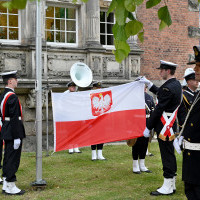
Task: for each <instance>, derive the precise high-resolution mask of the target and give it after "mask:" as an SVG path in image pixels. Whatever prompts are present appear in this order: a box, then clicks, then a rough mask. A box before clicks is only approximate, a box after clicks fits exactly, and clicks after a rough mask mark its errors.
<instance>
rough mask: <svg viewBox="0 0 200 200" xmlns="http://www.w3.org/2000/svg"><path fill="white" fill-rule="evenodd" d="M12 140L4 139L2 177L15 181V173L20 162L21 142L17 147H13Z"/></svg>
mask: <svg viewBox="0 0 200 200" xmlns="http://www.w3.org/2000/svg"><path fill="white" fill-rule="evenodd" d="M13 145H14V140H5V152H4V159H3V177H6V181H8V182H15V181H16V180H17V179H16V175H15V173H16V172H17V170H18V168H19V164H20V158H21V151H22V142H21V144H20V146H19V148H18V149H16V150H15V149H14V147H13Z"/></svg>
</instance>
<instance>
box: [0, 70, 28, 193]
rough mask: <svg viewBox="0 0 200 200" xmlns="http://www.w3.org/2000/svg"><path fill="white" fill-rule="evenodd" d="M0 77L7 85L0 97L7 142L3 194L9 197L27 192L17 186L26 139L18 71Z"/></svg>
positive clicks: (3, 131) (2, 132)
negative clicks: (17, 176)
mask: <svg viewBox="0 0 200 200" xmlns="http://www.w3.org/2000/svg"><path fill="white" fill-rule="evenodd" d="M0 75H1V76H2V78H3V82H4V84H5V90H4V92H3V93H2V94H1V96H0V105H1V116H2V128H1V139H3V140H4V142H5V153H4V160H3V188H2V192H3V193H5V194H7V195H23V194H24V193H25V191H24V190H21V189H19V188H18V187H17V186H16V185H15V181H16V180H17V179H16V175H15V174H16V172H17V171H18V168H19V164H20V158H21V151H22V140H23V139H24V138H25V137H26V135H25V129H24V125H23V121H22V117H23V116H22V107H21V104H20V101H19V99H18V97H17V95H16V94H15V91H14V89H15V88H16V87H17V83H18V81H17V71H11V72H5V73H2V74H0Z"/></svg>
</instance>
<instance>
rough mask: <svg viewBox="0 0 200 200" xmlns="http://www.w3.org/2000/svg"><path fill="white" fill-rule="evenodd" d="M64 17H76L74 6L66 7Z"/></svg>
mask: <svg viewBox="0 0 200 200" xmlns="http://www.w3.org/2000/svg"><path fill="white" fill-rule="evenodd" d="M66 18H67V19H76V10H75V9H74V8H66Z"/></svg>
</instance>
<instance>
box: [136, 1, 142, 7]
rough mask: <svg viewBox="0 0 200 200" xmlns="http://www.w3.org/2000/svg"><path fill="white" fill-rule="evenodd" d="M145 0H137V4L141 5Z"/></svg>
mask: <svg viewBox="0 0 200 200" xmlns="http://www.w3.org/2000/svg"><path fill="white" fill-rule="evenodd" d="M143 1H144V0H135V4H136V6H139V5H141V4H142V3H143Z"/></svg>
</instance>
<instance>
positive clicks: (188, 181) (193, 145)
mask: <svg viewBox="0 0 200 200" xmlns="http://www.w3.org/2000/svg"><path fill="white" fill-rule="evenodd" d="M193 49H194V53H195V60H194V61H192V62H190V63H189V64H196V65H195V67H194V71H195V80H196V81H200V46H194V47H193ZM180 134H181V136H180V137H178V138H176V140H178V144H179V145H182V147H183V168H182V180H183V181H184V184H185V194H186V196H187V198H188V199H189V200H200V173H199V169H200V92H198V93H197V94H196V97H195V99H194V101H193V104H192V105H191V108H190V110H189V112H188V115H187V116H186V119H185V123H184V125H183V128H182V130H181V132H180Z"/></svg>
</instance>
